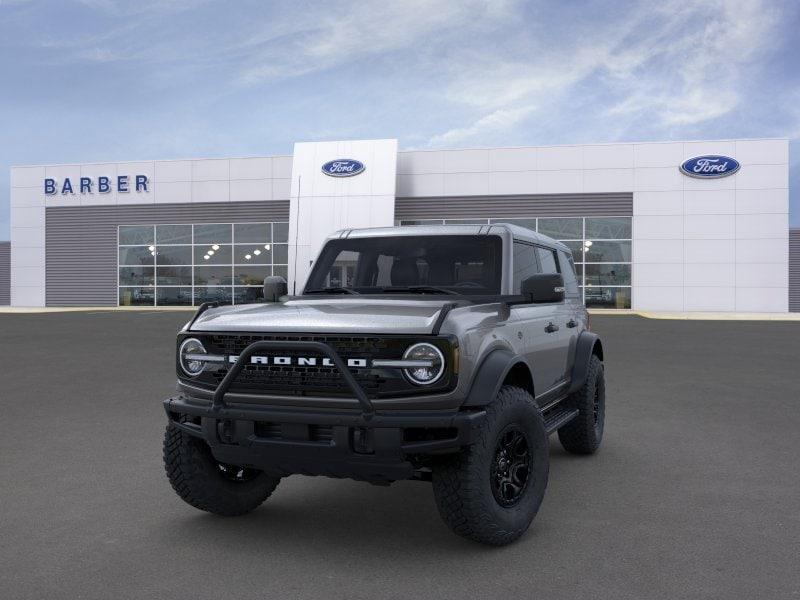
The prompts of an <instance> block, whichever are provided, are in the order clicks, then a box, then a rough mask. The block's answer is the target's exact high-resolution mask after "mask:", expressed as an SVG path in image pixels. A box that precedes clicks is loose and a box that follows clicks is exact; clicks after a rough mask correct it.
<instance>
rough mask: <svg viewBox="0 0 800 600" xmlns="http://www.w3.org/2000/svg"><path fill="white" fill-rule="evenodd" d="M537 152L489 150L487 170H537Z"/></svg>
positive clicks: (536, 150)
mask: <svg viewBox="0 0 800 600" xmlns="http://www.w3.org/2000/svg"><path fill="white" fill-rule="evenodd" d="M538 152H539V149H538V148H497V149H492V150H489V170H490V171H492V172H507V171H534V170H536V169H537V168H538V161H537V158H536V157H537V155H538ZM401 154H402V153H401Z"/></svg>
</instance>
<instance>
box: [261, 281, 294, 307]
mask: <svg viewBox="0 0 800 600" xmlns="http://www.w3.org/2000/svg"><path fill="white" fill-rule="evenodd" d="M288 293H289V288H288V286H287V285H286V280H285V279H284V278H283V277H280V276H278V275H270V276H269V277H264V302H277V301H278V300H280V297H281V296H285V295H286V294H288Z"/></svg>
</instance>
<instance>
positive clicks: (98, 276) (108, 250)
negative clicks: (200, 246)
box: [45, 200, 289, 306]
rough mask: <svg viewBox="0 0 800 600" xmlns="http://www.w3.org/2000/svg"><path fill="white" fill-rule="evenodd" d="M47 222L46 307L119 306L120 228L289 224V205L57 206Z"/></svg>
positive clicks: (276, 202)
mask: <svg viewBox="0 0 800 600" xmlns="http://www.w3.org/2000/svg"><path fill="white" fill-rule="evenodd" d="M45 218H46V228H47V229H46V243H47V251H46V259H47V291H46V301H47V306H116V305H117V226H118V225H137V224H147V225H149V224H159V223H176V224H177V223H243V222H248V221H288V220H289V202H288V201H286V200H281V201H272V202H209V203H202V204H200V203H196V204H156V205H153V204H147V205H142V204H139V205H124V206H58V207H48V208H47V210H46V215H45Z"/></svg>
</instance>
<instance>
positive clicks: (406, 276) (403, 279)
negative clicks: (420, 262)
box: [392, 258, 419, 286]
mask: <svg viewBox="0 0 800 600" xmlns="http://www.w3.org/2000/svg"><path fill="white" fill-rule="evenodd" d="M392 285H402V286H409V285H419V269H418V268H417V259H416V258H400V259H397V260H395V261H394V264H393V265H392Z"/></svg>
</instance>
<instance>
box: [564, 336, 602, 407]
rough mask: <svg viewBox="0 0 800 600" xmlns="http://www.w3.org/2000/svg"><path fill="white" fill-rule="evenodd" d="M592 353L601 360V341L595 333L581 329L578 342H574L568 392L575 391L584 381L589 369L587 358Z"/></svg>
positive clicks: (589, 357)
mask: <svg viewBox="0 0 800 600" xmlns="http://www.w3.org/2000/svg"><path fill="white" fill-rule="evenodd" d="M593 354H597V356H598V357H599V358H600V360H603V343H602V342H601V341H600V337H599V336H598V335H597V334H596V333H592V332H591V331H583V332H581V334H580V335H579V336H578V343H577V344H575V363H574V364H573V365H572V379H571V382H570V386H569V393H570V394H572V393H573V392H577V391H578V390H579V389H580V388H581V386H582V385H583V382H584V381H586V373H587V371H588V370H589V360H590V359H591V358H592V355H593Z"/></svg>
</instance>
